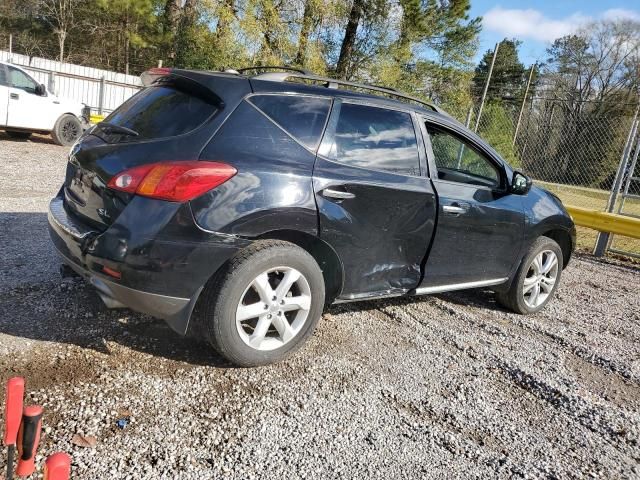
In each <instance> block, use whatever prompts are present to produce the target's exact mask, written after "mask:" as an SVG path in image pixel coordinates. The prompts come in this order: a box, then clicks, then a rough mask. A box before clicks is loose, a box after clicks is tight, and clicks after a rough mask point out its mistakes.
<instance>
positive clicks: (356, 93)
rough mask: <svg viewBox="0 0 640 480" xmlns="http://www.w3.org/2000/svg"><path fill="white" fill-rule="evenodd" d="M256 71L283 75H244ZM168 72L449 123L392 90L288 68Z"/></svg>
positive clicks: (436, 112)
mask: <svg viewBox="0 0 640 480" xmlns="http://www.w3.org/2000/svg"><path fill="white" fill-rule="evenodd" d="M256 69H257V70H262V69H265V70H284V71H278V72H268V73H258V74H257V75H250V74H248V71H251V70H256ZM167 70H168V69H167ZM172 71H173V73H175V74H181V73H182V74H185V73H189V72H193V73H198V74H205V75H212V76H217V77H226V78H237V79H243V80H247V81H249V82H250V83H251V86H252V89H253V90H254V91H256V92H257V91H260V92H283V93H285V92H290V93H291V92H296V93H306V94H310V95H312V94H313V95H323V96H332V97H342V98H357V99H361V100H370V101H372V103H376V104H379V105H384V106H387V107H390V108H400V109H407V108H409V109H411V110H414V111H416V112H417V113H420V114H424V115H430V116H436V117H446V118H448V119H452V117H451V116H450V115H449V114H448V113H447V112H445V111H444V110H442V109H441V108H440V107H438V106H437V105H435V104H434V103H431V102H428V101H425V100H422V99H419V98H416V97H412V96H410V95H407V94H405V93H402V92H399V91H397V90H394V89H392V88H387V87H382V86H379V85H368V84H363V83H355V82H349V81H344V80H337V79H332V78H329V77H321V76H318V75H314V74H312V73H310V72H307V71H305V70H301V69H296V68H291V67H256V68H255V69H254V68H250V69H240V70H226V71H224V72H213V71H202V70H182V69H173V70H172Z"/></svg>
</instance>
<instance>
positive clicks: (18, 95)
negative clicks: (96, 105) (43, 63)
mask: <svg viewBox="0 0 640 480" xmlns="http://www.w3.org/2000/svg"><path fill="white" fill-rule="evenodd" d="M88 121H89V110H88V107H86V106H85V105H84V104H82V103H80V102H75V101H73V100H68V99H64V98H59V97H57V96H55V95H54V94H53V93H51V92H49V91H48V90H47V87H45V86H44V85H42V84H39V83H38V82H36V81H35V80H34V79H33V77H31V75H29V74H28V73H27V72H26V71H24V70H23V69H21V68H20V67H17V66H16V65H10V64H8V63H3V62H0V130H5V131H6V132H7V134H8V135H9V136H10V137H13V138H29V136H30V135H31V134H32V133H34V132H37V133H45V134H51V137H52V138H53V140H54V141H55V142H56V143H57V144H59V145H73V143H74V142H75V141H76V140H77V139H78V137H80V135H81V134H82V132H83V130H84V129H85V128H86V127H88Z"/></svg>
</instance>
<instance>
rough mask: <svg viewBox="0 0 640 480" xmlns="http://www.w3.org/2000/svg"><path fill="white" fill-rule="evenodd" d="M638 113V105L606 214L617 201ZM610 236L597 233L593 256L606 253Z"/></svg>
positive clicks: (636, 128)
mask: <svg viewBox="0 0 640 480" xmlns="http://www.w3.org/2000/svg"><path fill="white" fill-rule="evenodd" d="M639 111H640V104H639V105H638V107H637V108H636V113H635V114H634V115H633V120H632V121H631V129H630V130H629V135H628V136H627V141H626V143H625V145H624V149H623V150H622V156H621V157H620V164H619V165H618V170H617V172H616V176H615V179H614V181H613V185H612V187H611V193H610V194H609V201H608V202H607V208H606V210H605V211H606V212H609V213H610V212H613V210H614V208H615V206H616V201H617V200H618V193H620V187H621V186H622V181H623V180H624V174H625V171H626V169H627V163H629V158H630V155H631V149H632V148H633V144H634V143H635V140H636V135H637V133H638V112H639ZM610 237H611V235H610V234H609V233H608V232H600V233H598V238H597V240H596V245H595V247H594V248H593V254H594V255H595V256H596V257H602V256H604V254H605V253H607V249H608V248H609V239H610Z"/></svg>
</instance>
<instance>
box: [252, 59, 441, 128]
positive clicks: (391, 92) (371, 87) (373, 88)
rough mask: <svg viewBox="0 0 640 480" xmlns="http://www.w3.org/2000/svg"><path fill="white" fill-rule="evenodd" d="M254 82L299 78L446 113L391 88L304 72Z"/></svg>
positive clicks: (260, 77)
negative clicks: (367, 92) (370, 92)
mask: <svg viewBox="0 0 640 480" xmlns="http://www.w3.org/2000/svg"><path fill="white" fill-rule="evenodd" d="M278 68H280V67H278ZM287 70H292V71H293V72H299V70H297V69H289V68H287ZM253 78H255V79H256V80H268V81H272V82H285V81H287V79H289V78H300V79H303V80H311V81H315V82H318V83H321V84H324V86H325V87H327V88H336V89H337V88H338V87H339V86H340V85H344V86H348V87H353V88H360V89H362V90H371V91H374V92H380V93H384V94H387V95H390V96H393V97H398V98H401V99H404V100H409V101H412V102H415V103H418V104H420V105H424V106H425V107H428V108H430V109H431V110H433V111H434V112H437V113H441V114H443V115H447V116H448V113H447V112H445V111H444V110H442V109H441V108H440V107H438V106H437V105H435V104H434V103H432V102H427V101H426V100H421V99H419V98H416V97H412V96H411V95H407V94H406V93H402V92H399V91H397V90H395V89H393V88H389V87H382V86H378V85H368V84H366V83H356V82H349V81H346V80H337V79H335V78H329V77H322V76H319V75H314V74H312V73H309V72H306V73H291V72H288V71H287V72H269V73H262V74H260V75H256V76H255V77H253Z"/></svg>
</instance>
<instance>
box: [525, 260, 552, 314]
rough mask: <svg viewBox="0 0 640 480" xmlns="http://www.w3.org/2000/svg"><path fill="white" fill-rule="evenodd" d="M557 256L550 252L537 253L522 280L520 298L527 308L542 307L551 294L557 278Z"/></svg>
mask: <svg viewBox="0 0 640 480" xmlns="http://www.w3.org/2000/svg"><path fill="white" fill-rule="evenodd" d="M558 268H559V265H558V256H557V255H556V254H555V253H554V252H553V251H551V250H543V251H542V252H540V253H538V254H537V255H536V256H535V258H534V259H533V261H532V262H531V265H529V269H528V270H527V276H526V277H525V278H524V282H523V285H522V296H523V298H524V302H525V304H526V305H527V306H528V307H529V308H537V307H539V306H540V305H542V304H543V303H544V302H545V301H546V300H547V298H549V295H551V292H553V287H554V285H555V283H556V280H557V278H558Z"/></svg>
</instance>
